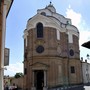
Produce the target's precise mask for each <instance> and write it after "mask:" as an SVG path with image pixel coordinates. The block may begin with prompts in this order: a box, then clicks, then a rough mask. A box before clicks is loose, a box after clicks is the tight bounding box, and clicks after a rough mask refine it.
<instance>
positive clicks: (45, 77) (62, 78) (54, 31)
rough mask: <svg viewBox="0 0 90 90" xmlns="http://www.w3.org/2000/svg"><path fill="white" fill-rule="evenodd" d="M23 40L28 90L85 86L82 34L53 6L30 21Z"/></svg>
mask: <svg viewBox="0 0 90 90" xmlns="http://www.w3.org/2000/svg"><path fill="white" fill-rule="evenodd" d="M23 37H24V89H26V90H47V88H48V89H49V88H53V87H60V86H64V85H76V84H81V83H82V70H81V62H80V50H79V31H78V29H77V27H75V26H74V25H72V22H71V19H69V18H65V17H64V16H63V15H61V14H59V13H57V12H56V9H55V7H54V6H53V5H52V3H50V4H49V5H48V6H46V7H45V8H43V9H38V10H37V14H36V15H35V16H33V17H31V18H30V19H29V20H28V21H27V25H26V29H25V30H24V36H23Z"/></svg>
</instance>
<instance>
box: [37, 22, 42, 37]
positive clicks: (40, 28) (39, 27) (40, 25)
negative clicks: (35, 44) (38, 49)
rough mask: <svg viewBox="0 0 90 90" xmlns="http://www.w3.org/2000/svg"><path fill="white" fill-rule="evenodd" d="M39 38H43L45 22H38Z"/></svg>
mask: <svg viewBox="0 0 90 90" xmlns="http://www.w3.org/2000/svg"><path fill="white" fill-rule="evenodd" d="M37 38H43V24H42V23H38V24H37Z"/></svg>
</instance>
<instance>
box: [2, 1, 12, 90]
mask: <svg viewBox="0 0 90 90" xmlns="http://www.w3.org/2000/svg"><path fill="white" fill-rule="evenodd" d="M12 2H13V0H0V90H4V89H3V75H4V50H5V32H6V17H7V16H8V13H9V11H10V8H11V5H12Z"/></svg>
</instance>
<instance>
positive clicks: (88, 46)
mask: <svg viewBox="0 0 90 90" xmlns="http://www.w3.org/2000/svg"><path fill="white" fill-rule="evenodd" d="M82 46H83V47H86V48H88V49H90V41H88V42H85V43H83V44H82Z"/></svg>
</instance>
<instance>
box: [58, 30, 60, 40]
mask: <svg viewBox="0 0 90 90" xmlns="http://www.w3.org/2000/svg"><path fill="white" fill-rule="evenodd" d="M57 40H60V32H59V30H57Z"/></svg>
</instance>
